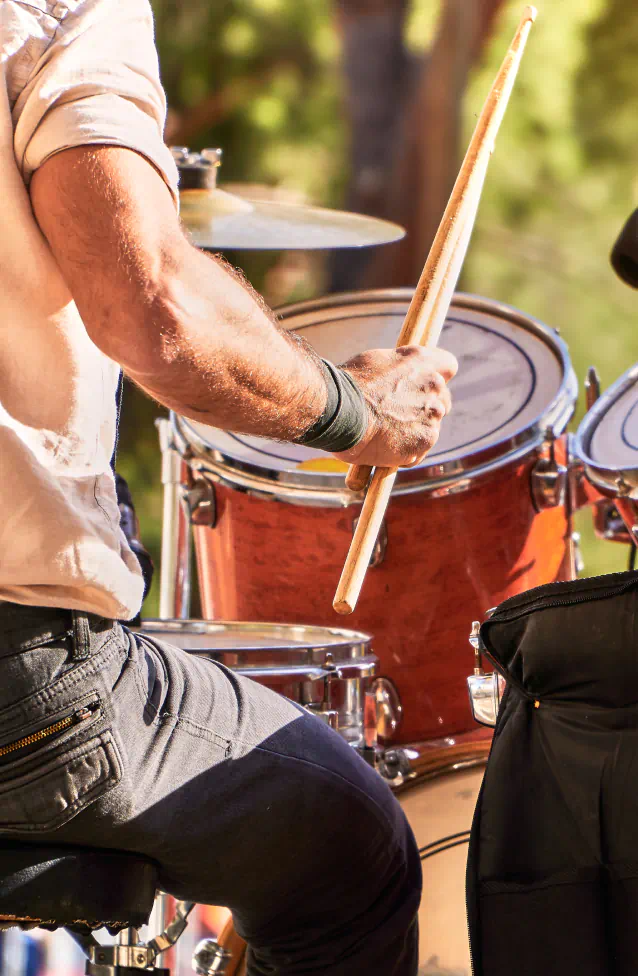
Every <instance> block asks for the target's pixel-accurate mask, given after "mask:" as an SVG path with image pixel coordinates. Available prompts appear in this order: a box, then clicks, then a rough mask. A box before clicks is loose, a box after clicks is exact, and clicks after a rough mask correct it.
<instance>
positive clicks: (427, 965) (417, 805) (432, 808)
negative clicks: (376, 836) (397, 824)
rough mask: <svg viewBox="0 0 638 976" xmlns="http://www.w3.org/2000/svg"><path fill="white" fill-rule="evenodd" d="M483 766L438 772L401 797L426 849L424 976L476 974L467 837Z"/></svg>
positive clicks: (421, 927) (421, 932)
mask: <svg viewBox="0 0 638 976" xmlns="http://www.w3.org/2000/svg"><path fill="white" fill-rule="evenodd" d="M483 773H484V767H483V766H481V767H480V768H479V769H471V770H467V771H466V772H458V773H449V774H446V775H441V776H437V777H436V778H435V779H432V780H430V781H429V782H427V783H424V784H423V783H421V784H418V785H415V786H414V787H412V788H411V789H408V790H407V791H406V792H405V793H401V795H400V797H399V802H400V803H401V806H402V807H403V810H404V812H405V814H406V816H407V818H408V820H409V822H410V826H411V827H412V830H413V831H414V836H415V837H416V842H417V844H418V846H419V848H420V849H422V848H426V850H424V851H422V856H423V855H424V854H425V855H429V856H427V857H425V858H424V860H423V897H422V900H421V906H420V908H419V976H471V972H472V969H471V965H470V946H469V937H468V932H467V912H466V908H465V867H466V863H467V850H468V847H467V841H468V837H469V830H470V827H471V825H472V817H473V816H474V808H475V806H476V801H477V799H478V794H479V790H480V788H481V782H482V779H483ZM452 844H455V846H448V845H452Z"/></svg>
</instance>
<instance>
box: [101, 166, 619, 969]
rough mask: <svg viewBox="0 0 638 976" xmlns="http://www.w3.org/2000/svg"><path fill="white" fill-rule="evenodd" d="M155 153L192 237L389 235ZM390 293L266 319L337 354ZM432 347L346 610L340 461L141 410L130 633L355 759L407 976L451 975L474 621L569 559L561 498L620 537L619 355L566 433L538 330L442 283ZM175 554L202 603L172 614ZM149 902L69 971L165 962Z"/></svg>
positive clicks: (214, 957)
mask: <svg viewBox="0 0 638 976" xmlns="http://www.w3.org/2000/svg"><path fill="white" fill-rule="evenodd" d="M174 155H175V158H176V160H177V163H178V166H179V168H180V170H181V198H182V216H183V219H184V222H185V223H186V225H187V227H188V228H189V229H190V230H191V232H192V233H193V236H194V239H195V241H196V243H197V244H198V246H200V247H202V248H205V249H209V250H215V251H216V250H220V249H222V250H223V249H227V248H231V247H232V248H249V249H252V248H259V249H263V248H265V247H268V246H271V247H277V248H285V249H289V248H294V247H304V248H309V247H313V248H317V247H319V248H320V247H335V246H363V245H366V244H373V243H380V242H381V241H384V240H385V241H389V240H396V239H397V238H398V237H399V236H400V235H401V233H402V231H401V229H400V228H397V227H396V226H395V225H391V224H390V225H389V224H386V223H385V222H383V221H377V220H373V219H370V218H364V217H359V216H358V215H348V214H337V216H336V217H334V216H333V215H332V214H331V213H330V212H327V211H321V210H318V209H317V208H303V207H292V206H286V205H283V206H278V205H276V204H273V203H272V202H264V201H262V200H259V199H253V198H251V197H249V196H248V195H246V196H244V195H237V194H229V193H227V192H226V191H224V190H223V189H218V188H217V186H216V175H217V170H218V168H219V164H220V159H221V154H220V152H219V151H218V150H205V151H204V152H203V153H201V154H200V153H190V152H189V151H188V150H186V149H183V148H180V149H177V150H175V151H174ZM273 208H274V209H273ZM411 299H412V290H410V289H396V290H378V291H362V292H353V293H348V294H340V295H330V296H328V297H325V298H321V299H316V300H313V301H306V302H302V303H298V304H294V305H288V306H285V307H283V308H280V309H279V310H278V316H279V320H280V322H281V324H282V326H284V327H285V328H287V329H290V330H292V331H294V332H297V333H299V334H301V335H302V336H303V337H304V338H305V339H306V340H307V341H308V342H310V344H311V345H312V346H314V348H315V349H316V350H317V352H318V353H319V354H320V355H321V356H324V357H326V358H328V359H330V360H332V361H333V362H336V363H340V362H343V361H344V360H347V359H348V358H350V357H351V356H353V355H355V354H357V353H359V352H361V351H363V350H365V349H370V348H379V347H391V346H394V344H395V342H396V339H397V335H398V334H399V332H400V330H401V327H402V324H403V322H404V319H405V317H406V313H407V310H408V307H409V305H410V302H411ZM441 344H442V345H443V346H444V347H445V348H447V349H449V350H451V351H452V352H453V353H454V354H455V355H456V356H457V358H458V360H459V372H458V376H457V377H455V379H454V380H453V381H452V383H451V388H452V397H453V403H454V409H453V411H452V413H451V414H450V416H449V417H448V418H446V420H445V422H444V424H443V428H442V433H441V437H440V440H439V442H438V443H437V445H436V447H435V448H434V450H433V451H432V452H431V453H430V454H429V455H428V456H427V458H426V459H425V460H424V462H423V463H422V464H421V465H419V466H418V467H414V468H410V469H404V470H402V471H401V472H399V475H398V478H397V480H396V483H395V487H394V490H393V492H392V496H391V501H390V504H389V506H388V508H387V511H386V515H385V518H384V519H383V522H382V524H381V528H380V531H379V533H378V536H377V539H376V544H375V546H374V550H373V553H372V557H371V559H370V566H369V570H368V574H367V578H366V580H365V584H364V587H363V590H362V593H361V596H360V599H359V601H358V604H357V607H356V611H355V612H354V613H353V615H352V618H351V619H352V627H351V628H348V629H345V628H343V627H342V626H341V622H342V618H340V617H337V616H336V614H335V612H334V610H333V606H332V600H333V594H334V591H335V585H336V583H337V580H338V579H339V574H340V572H341V569H342V566H343V564H344V558H345V556H346V553H347V552H348V549H349V547H350V544H351V542H352V538H353V532H354V530H355V528H356V526H357V520H358V518H359V515H360V512H361V507H362V503H363V498H364V494H363V492H362V491H361V492H356V491H352V490H350V489H349V488H348V487H347V485H346V473H347V466H346V465H345V464H342V463H341V462H339V461H337V460H336V459H335V458H333V457H331V456H329V455H326V454H322V453H320V452H317V451H313V450H311V449H308V448H306V447H300V446H297V445H291V444H282V443H279V442H275V441H269V440H267V439H263V438H259V437H254V436H247V435H242V434H237V433H231V432H228V431H223V430H218V429H215V428H213V427H210V426H206V425H204V424H201V423H197V422H194V421H192V420H189V419H187V418H185V417H182V416H179V415H177V414H174V413H173V414H171V415H170V416H169V418H168V419H162V420H159V421H158V422H157V426H158V432H159V441H160V450H161V455H162V483H163V491H164V507H163V521H162V556H161V572H160V614H159V619H157V620H146V621H143V623H142V625H141V631H142V632H143V633H146V634H149V635H152V636H155V637H159V638H162V639H166V640H167V641H169V642H172V643H173V644H176V645H178V646H180V647H182V648H183V649H184V650H186V651H188V652H189V653H192V654H198V655H202V656H205V657H208V658H210V659H211V660H214V661H219V662H221V663H223V664H224V665H226V666H228V667H230V668H232V669H234V670H236V671H237V672H238V673H241V674H243V675H245V676H247V677H249V678H251V679H252V680H255V681H258V682H260V683H262V684H265V685H267V686H269V687H271V688H273V689H274V690H275V691H277V692H279V693H280V694H283V695H286V696H287V697H289V698H290V699H292V700H293V701H295V702H297V703H299V704H300V705H302V706H303V707H305V708H306V709H308V710H309V711H310V712H312V714H314V715H315V716H316V718H317V719H318V720H320V721H324V722H326V723H327V724H328V725H330V726H331V727H332V728H333V729H334V730H335V731H336V732H337V733H338V734H339V735H341V736H343V738H344V739H345V740H346V741H347V742H348V743H349V745H350V746H351V747H352V748H353V749H355V750H357V751H358V752H359V754H360V755H361V757H362V758H363V759H364V760H365V761H367V762H368V763H370V764H371V765H372V766H373V767H374V769H375V770H376V771H377V772H378V775H380V776H382V777H383V778H384V779H385V780H386V782H387V783H388V784H389V786H390V787H391V788H392V790H394V791H395V793H396V794H397V796H398V799H399V802H400V803H401V804H402V806H403V808H404V810H405V813H406V815H407V817H408V820H409V821H410V824H411V826H412V828H413V830H414V833H415V835H416V838H417V842H418V844H419V848H420V853H421V857H422V860H423V868H424V895H423V900H422V904H421V908H420V915H419V923H420V960H421V962H420V967H421V968H420V970H419V973H420V976H469V974H470V972H471V963H470V952H469V945H468V937H467V923H466V912H465V861H466V845H467V842H468V840H469V829H470V825H471V821H472V816H473V812H474V808H475V804H476V801H477V797H478V792H479V789H480V785H481V781H482V776H483V770H484V766H485V763H486V761H487V756H488V753H489V749H490V742H491V735H492V731H491V726H493V725H494V724H495V721H496V715H497V712H498V706H499V701H500V697H501V693H502V691H503V679H502V678H501V677H500V676H499V675H497V674H495V673H490V672H488V673H485V672H484V671H483V668H482V663H481V659H480V646H479V640H478V624H477V623H476V621H478V620H480V619H482V617H483V616H484V614H485V613H486V611H487V610H488V609H489V608H490V607H493V606H494V605H496V604H498V603H500V602H501V601H503V600H505V599H507V598H508V597H510V596H513V595H515V594H517V593H520V592H522V591H524V590H527V589H529V588H531V587H534V586H537V585H540V584H543V583H548V582H552V581H560V580H570V579H573V578H574V577H575V576H576V575H577V573H578V572H579V571H580V570H581V568H582V567H581V565H580V556H579V551H578V537H577V535H576V534H575V533H574V531H573V515H574V512H575V511H576V510H577V509H579V508H584V507H587V506H589V507H591V510H592V513H593V519H594V526H595V529H596V532H597V534H598V535H599V537H601V538H603V539H606V540H610V541H616V542H621V543H624V544H626V545H627V546H629V547H630V553H631V554H632V557H633V554H634V553H635V551H636V546H637V544H638V364H637V365H635V366H633V367H631V368H630V369H628V370H627V372H626V373H624V374H623V375H622V376H621V377H620V379H618V380H617V382H615V383H614V384H613V385H612V386H611V387H610V388H609V389H608V390H607V391H606V392H605V393H604V394H602V395H601V394H600V390H599V384H598V381H597V378H596V376H595V373H594V372H593V371H591V370H590V375H589V377H588V382H587V384H586V390H587V407H588V409H587V413H586V415H585V417H584V420H583V421H582V422H581V424H580V426H579V428H578V430H577V432H576V433H575V434H568V433H567V427H568V424H569V422H570V420H571V419H572V416H573V413H574V409H575V405H576V399H577V394H578V384H577V381H576V377H575V375H574V371H573V369H572V366H571V362H570V357H569V351H568V349H567V346H566V344H565V343H564V342H563V340H562V339H561V338H560V336H559V335H558V333H557V331H556V330H554V329H552V328H551V327H548V326H546V325H544V324H543V323H541V322H538V321H536V320H535V319H533V318H531V317H530V316H528V315H525V314H524V313H523V312H520V311H518V310H516V309H514V308H511V307H510V306H508V305H504V304H502V303H500V302H497V301H494V300H492V299H487V298H481V297H478V296H473V295H464V294H458V293H457V294H456V295H455V297H454V300H453V302H452V304H451V306H450V310H449V313H448V315H447V318H446V320H445V325H444V328H443V335H442V339H441ZM193 548H194V553H193V551H192V550H193ZM193 556H194V558H193ZM194 562H196V565H197V585H198V591H199V605H200V606H201V611H202V617H203V619H194V618H193V617H192V616H191V592H192V589H193V579H192V572H191V568H192V565H193V563H194ZM473 621H474V622H475V623H472V622H473ZM468 632H469V638H470V640H469V643H468ZM353 829H356V825H353ZM169 902H170V899H167V897H166V896H163V897H162V898H160V899H157V900H156V907H155V910H154V913H153V923H154V925H155V926H157V928H158V929H159V930H160V932H161V934H160V935H159V936H157V937H155V938H154V939H152V940H151V941H149V942H140V941H139V937H138V934H137V930H135V929H127V930H125V932H123V933H122V934H121V935H120V942H119V944H118V945H116V946H114V947H112V948H111V949H108V950H107V949H106V948H103V947H100V946H99V945H98V946H97V948H96V946H95V945H94V947H93V949H92V950H91V949H89V950H86V947H85V951H88V954H89V963H88V964H87V972H91V973H93V974H97V976H117V974H119V973H120V972H123V971H124V969H126V972H131V971H133V970H132V969H131V966H132V965H133V964H132V963H131V959H133V960H140V961H138V962H134V966H133V968H136V969H138V970H139V971H142V970H143V971H144V972H151V973H166V972H168V970H166V969H157V968H154V966H155V961H156V960H157V959H159V958H162V959H163V960H166V959H167V954H168V952H169V951H170V950H171V947H172V946H173V945H174V944H175V942H176V941H177V939H178V938H179V937H180V936H181V935H182V933H183V932H184V928H185V926H186V922H187V918H188V916H189V914H190V913H191V911H192V910H193V908H194V906H193V904H192V903H190V902H178V903H177V904H176V906H174V909H175V911H174V918H173V920H172V921H170V922H168V924H167V921H166V915H167V912H168V911H169V910H170V908H171V906H170V904H169ZM211 912H213V916H214V917H215V919H216V922H215V926H216V928H215V934H216V938H215V939H205V940H204V941H203V942H202V943H200V944H199V945H198V946H197V947H196V949H195V952H194V955H193V966H194V968H195V971H196V972H197V973H198V974H200V976H211V974H213V973H225V974H226V976H243V974H245V945H244V943H243V942H242V940H241V939H240V938H239V936H238V935H237V934H236V932H235V931H234V928H233V924H232V918H231V917H230V913H229V912H228V911H227V910H226V909H223V908H219V909H218V910H215V909H207V910H206V916H207V919H209V920H210V918H211V917H212V916H211ZM215 912H217V914H216V915H215ZM109 917H110V916H109ZM180 944H182V945H183V944H184V940H183V939H182V942H181V943H180ZM96 952H97V956H96V955H95V954H96ZM91 953H92V954H91ZM107 956H108V958H109V959H110V960H111V961H110V963H109V964H108V965H107V964H106V963H105V962H103V961H102V962H100V959H101V958H102V957H103V958H104V959H106V957H107ZM123 959H124V960H125V962H124V963H122V960H123ZM126 960H128V961H126ZM169 962H170V960H169ZM166 964H167V963H166V962H164V965H166ZM177 969H178V971H179V973H180V974H181V972H182V967H181V964H180V962H179V961H178V966H177Z"/></svg>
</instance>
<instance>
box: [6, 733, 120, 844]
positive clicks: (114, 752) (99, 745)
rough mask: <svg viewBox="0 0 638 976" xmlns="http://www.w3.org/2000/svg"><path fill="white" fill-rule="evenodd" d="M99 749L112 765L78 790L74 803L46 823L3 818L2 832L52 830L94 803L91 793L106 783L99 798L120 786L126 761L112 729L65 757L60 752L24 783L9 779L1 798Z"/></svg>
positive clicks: (109, 764) (77, 747) (30, 785)
mask: <svg viewBox="0 0 638 976" xmlns="http://www.w3.org/2000/svg"><path fill="white" fill-rule="evenodd" d="M98 749H103V750H104V753H105V756H106V759H107V763H108V769H107V770H106V772H105V775H104V776H103V777H102V778H100V779H98V780H94V781H93V782H92V783H91V784H90V785H89V786H87V787H85V788H84V790H83V791H82V792H80V793H79V794H78V796H77V797H76V799H75V800H74V801H73V803H70V804H69V805H68V806H67V807H66V808H65V809H64V810H63V811H61V812H60V813H58V814H56V816H54V817H52V818H51V819H49V820H47V821H45V822H43V823H42V822H40V823H36V824H31V823H15V822H14V823H3V822H2V821H1V820H0V833H2V832H5V831H12V830H13V831H21V832H25V831H26V832H29V831H40V832H46V831H48V830H55V829H56V828H58V827H61V826H63V824H65V823H67V822H68V821H69V820H71V819H72V818H73V817H74V816H75V814H76V813H78V812H79V811H80V809H84V808H85V807H87V806H89V805H90V803H92V802H93V800H92V799H91V794H92V793H95V792H96V791H97V790H100V788H101V787H103V786H104V784H107V786H106V789H101V790H100V792H99V794H98V796H95V797H93V799H98V798H99V797H101V796H104V795H105V794H106V793H107V792H108V791H109V790H111V789H112V788H113V787H114V786H117V784H118V783H119V782H120V780H121V779H122V763H121V760H120V755H119V751H118V749H117V746H116V744H115V741H114V739H113V736H112V735H111V733H110V732H103V733H101V734H100V735H99V736H96V737H94V738H93V739H90V740H89V742H87V743H84V745H83V746H76V747H75V749H74V750H72V752H70V753H69V754H68V755H64V756H62V757H60V756H59V757H58V758H57V759H56V760H53V761H51V762H49V763H48V766H47V767H46V768H44V769H42V770H38V771H37V774H36V775H34V776H27V777H20V779H27V780H28V782H27V783H22V784H21V785H15V782H14V785H9V783H10V782H11V781H9V783H7V788H6V789H3V788H2V785H0V800H1V799H2V796H3V795H6V794H9V793H12V792H14V791H16V790H19V789H21V788H22V787H25V786H29V787H32V786H34V785H35V784H37V783H38V781H40V780H42V779H43V778H44V777H45V776H47V775H49V774H51V773H53V772H55V770H56V768H57V767H58V766H59V765H61V764H62V762H64V763H72V762H76V761H78V760H80V759H85V758H86V757H87V756H90V755H91V754H92V753H94V752H97V750H98ZM109 781H111V782H110V785H108V784H109Z"/></svg>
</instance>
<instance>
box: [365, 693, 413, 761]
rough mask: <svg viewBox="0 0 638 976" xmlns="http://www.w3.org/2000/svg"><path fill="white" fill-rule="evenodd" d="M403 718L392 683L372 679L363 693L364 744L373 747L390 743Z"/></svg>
mask: <svg viewBox="0 0 638 976" xmlns="http://www.w3.org/2000/svg"><path fill="white" fill-rule="evenodd" d="M402 718H403V709H402V707H401V699H400V698H399V692H398V691H397V687H396V685H395V683H394V681H391V680H390V678H374V680H373V681H372V682H371V684H370V685H369V687H368V688H367V689H366V692H365V703H364V713H363V725H364V731H365V744H366V746H368V747H374V746H376V745H377V743H379V742H382V743H383V742H389V741H391V740H392V739H393V738H394V736H395V735H396V733H397V730H398V728H399V726H400V725H401V719H402Z"/></svg>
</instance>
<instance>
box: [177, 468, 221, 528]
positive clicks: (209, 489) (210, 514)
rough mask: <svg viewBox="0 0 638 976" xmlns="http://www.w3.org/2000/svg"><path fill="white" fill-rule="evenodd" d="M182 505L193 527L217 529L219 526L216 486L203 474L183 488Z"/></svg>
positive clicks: (192, 479)
mask: <svg viewBox="0 0 638 976" xmlns="http://www.w3.org/2000/svg"><path fill="white" fill-rule="evenodd" d="M182 505H183V506H184V510H185V512H186V517H187V519H188V521H189V522H190V523H191V525H205V526H208V528H210V529H214V528H215V526H216V524H217V501H216V498H215V485H214V484H213V482H212V481H211V480H210V479H209V478H207V477H206V476H205V475H203V474H201V472H200V473H199V474H198V476H197V477H196V478H195V477H193V478H191V479H190V484H188V485H183V486H182Z"/></svg>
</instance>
